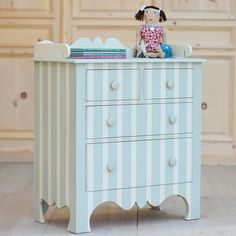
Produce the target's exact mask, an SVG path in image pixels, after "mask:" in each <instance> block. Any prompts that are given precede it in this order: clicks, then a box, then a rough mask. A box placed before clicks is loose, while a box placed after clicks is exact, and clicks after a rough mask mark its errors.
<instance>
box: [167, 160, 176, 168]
mask: <svg viewBox="0 0 236 236" xmlns="http://www.w3.org/2000/svg"><path fill="white" fill-rule="evenodd" d="M176 164H177V160H176V159H175V158H171V159H170V160H169V166H170V167H175V166H176Z"/></svg>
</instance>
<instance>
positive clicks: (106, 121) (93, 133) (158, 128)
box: [86, 102, 192, 139]
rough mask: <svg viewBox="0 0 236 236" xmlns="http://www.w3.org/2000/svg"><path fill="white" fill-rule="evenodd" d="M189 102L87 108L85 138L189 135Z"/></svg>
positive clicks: (190, 106) (190, 108)
mask: <svg viewBox="0 0 236 236" xmlns="http://www.w3.org/2000/svg"><path fill="white" fill-rule="evenodd" d="M191 114H192V103H190V102H189V103H170V104H164V103H163V104H143V105H117V106H95V107H87V110H86V137H87V138H90V139H93V138H106V137H123V136H139V135H159V134H178V133H192V115H191Z"/></svg>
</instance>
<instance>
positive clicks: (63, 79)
mask: <svg viewBox="0 0 236 236" xmlns="http://www.w3.org/2000/svg"><path fill="white" fill-rule="evenodd" d="M60 74H61V76H60V78H58V79H60V97H61V104H60V106H61V109H60V122H61V124H60V130H61V131H60V134H61V136H60V149H61V150H60V155H61V159H60V162H61V163H60V173H61V183H60V186H61V187H60V191H61V193H60V195H61V198H60V199H61V205H62V206H63V205H65V202H66V199H65V197H66V195H65V193H66V176H65V167H66V149H65V145H66V63H61V66H60Z"/></svg>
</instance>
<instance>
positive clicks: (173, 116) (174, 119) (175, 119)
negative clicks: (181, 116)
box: [169, 115, 177, 125]
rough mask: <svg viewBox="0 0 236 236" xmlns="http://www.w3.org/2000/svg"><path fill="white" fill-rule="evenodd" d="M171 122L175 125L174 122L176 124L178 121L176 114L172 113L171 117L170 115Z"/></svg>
mask: <svg viewBox="0 0 236 236" xmlns="http://www.w3.org/2000/svg"><path fill="white" fill-rule="evenodd" d="M169 122H170V123H171V124H172V125H173V124H175V123H176V122H177V117H176V115H171V116H170V117H169Z"/></svg>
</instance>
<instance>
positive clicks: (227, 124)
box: [202, 57, 235, 142]
mask: <svg viewBox="0 0 236 236" xmlns="http://www.w3.org/2000/svg"><path fill="white" fill-rule="evenodd" d="M207 59H208V63H207V64H206V65H205V66H203V68H204V69H203V76H204V80H203V86H202V88H203V94H202V102H203V103H206V105H207V107H206V109H205V110H203V112H202V121H203V122H202V132H203V134H204V135H205V139H206V140H211V139H212V138H214V137H217V139H220V140H222V141H223V140H225V141H230V142H232V141H233V138H234V134H233V129H232V126H233V83H234V77H235V75H234V74H233V73H232V70H231V68H232V67H233V63H234V58H232V57H210V58H207ZM209 91H214V92H212V93H211V92H209Z"/></svg>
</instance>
